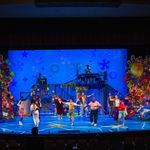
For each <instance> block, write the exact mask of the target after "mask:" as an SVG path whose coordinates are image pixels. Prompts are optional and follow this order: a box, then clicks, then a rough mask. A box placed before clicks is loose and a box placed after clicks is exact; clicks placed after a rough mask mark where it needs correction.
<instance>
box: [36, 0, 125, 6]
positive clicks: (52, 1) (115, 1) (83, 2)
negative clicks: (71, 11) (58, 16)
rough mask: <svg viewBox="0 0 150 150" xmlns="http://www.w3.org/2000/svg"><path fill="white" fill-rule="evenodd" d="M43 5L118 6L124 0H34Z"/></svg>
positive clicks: (38, 4) (37, 4)
mask: <svg viewBox="0 0 150 150" xmlns="http://www.w3.org/2000/svg"><path fill="white" fill-rule="evenodd" d="M34 1H35V5H36V6H41V7H53V6H54V7H62V6H70V7H78V6H79V7H80V6H82V7H93V6H94V7H118V6H120V4H121V1H122V0H34Z"/></svg>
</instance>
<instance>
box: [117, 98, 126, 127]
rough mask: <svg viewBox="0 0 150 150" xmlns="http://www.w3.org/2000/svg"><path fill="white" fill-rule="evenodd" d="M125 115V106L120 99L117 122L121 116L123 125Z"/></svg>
mask: <svg viewBox="0 0 150 150" xmlns="http://www.w3.org/2000/svg"><path fill="white" fill-rule="evenodd" d="M126 115H127V107H126V105H125V104H124V101H123V100H121V102H120V104H119V117H118V124H120V119H121V118H122V125H123V126H124V118H125V116H126Z"/></svg>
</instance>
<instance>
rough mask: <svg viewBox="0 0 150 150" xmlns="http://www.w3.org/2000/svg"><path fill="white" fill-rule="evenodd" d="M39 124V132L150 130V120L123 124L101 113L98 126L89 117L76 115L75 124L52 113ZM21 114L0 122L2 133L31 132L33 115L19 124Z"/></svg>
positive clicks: (78, 132)
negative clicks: (59, 118)
mask: <svg viewBox="0 0 150 150" xmlns="http://www.w3.org/2000/svg"><path fill="white" fill-rule="evenodd" d="M40 118H41V119H40V124H39V134H83V133H107V132H127V131H139V130H150V121H140V120H138V119H136V118H131V119H127V120H125V125H124V126H121V125H118V124H117V123H115V122H114V120H113V118H110V117H108V116H107V115H99V117H98V123H97V126H96V127H94V126H91V124H90V119H89V117H87V118H86V117H82V118H81V117H80V116H76V117H75V124H74V126H72V125H71V122H70V119H69V118H68V117H67V116H63V119H62V120H58V118H57V116H54V115H51V114H47V115H44V114H41V117H40ZM18 122H19V116H15V119H14V120H8V121H5V122H1V123H0V134H31V129H32V128H33V126H34V124H33V119H32V116H25V117H24V120H23V126H19V123H18Z"/></svg>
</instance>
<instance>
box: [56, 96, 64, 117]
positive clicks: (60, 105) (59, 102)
mask: <svg viewBox="0 0 150 150" xmlns="http://www.w3.org/2000/svg"><path fill="white" fill-rule="evenodd" d="M54 102H55V106H56V112H57V116H58V119H62V115H63V112H64V108H63V105H64V103H63V102H64V100H63V99H62V98H61V96H60V95H58V97H56V98H54Z"/></svg>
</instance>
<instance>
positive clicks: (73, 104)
mask: <svg viewBox="0 0 150 150" xmlns="http://www.w3.org/2000/svg"><path fill="white" fill-rule="evenodd" d="M65 104H67V105H68V106H69V118H70V120H71V122H72V126H73V125H74V106H80V105H78V104H76V103H74V102H73V100H72V98H70V99H69V102H67V103H65Z"/></svg>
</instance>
